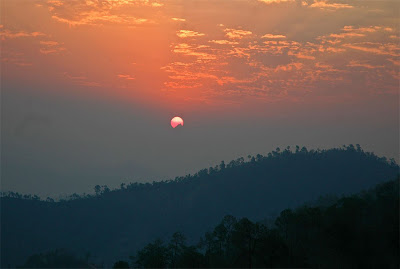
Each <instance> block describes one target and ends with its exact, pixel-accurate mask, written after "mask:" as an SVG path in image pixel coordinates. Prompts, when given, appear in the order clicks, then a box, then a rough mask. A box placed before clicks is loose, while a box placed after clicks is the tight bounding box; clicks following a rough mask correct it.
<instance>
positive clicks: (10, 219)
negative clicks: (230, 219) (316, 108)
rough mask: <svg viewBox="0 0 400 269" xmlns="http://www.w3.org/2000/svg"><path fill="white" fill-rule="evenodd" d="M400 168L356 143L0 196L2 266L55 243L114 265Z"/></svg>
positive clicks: (348, 189)
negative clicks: (87, 192)
mask: <svg viewBox="0 0 400 269" xmlns="http://www.w3.org/2000/svg"><path fill="white" fill-rule="evenodd" d="M397 173H398V166H397V165H396V164H394V163H391V164H389V163H388V162H387V161H386V160H385V159H383V158H378V157H376V156H375V155H374V154H370V153H365V152H363V151H362V150H361V149H360V148H357V149H356V148H354V147H352V146H350V147H347V148H344V149H330V150H324V151H307V150H306V149H304V148H303V149H302V150H300V149H297V150H296V152H291V151H289V150H285V151H283V152H281V151H279V150H277V151H274V152H272V153H270V154H268V156H265V157H264V156H261V155H258V156H257V157H253V158H250V159H249V161H248V162H244V159H243V158H239V159H238V160H235V161H232V162H230V163H229V164H227V165H225V164H224V163H223V162H222V163H221V164H220V165H219V166H217V167H214V168H210V169H203V170H201V171H199V172H198V173H197V174H195V175H193V176H190V175H188V176H186V177H184V178H176V179H175V180H174V181H168V182H155V183H153V184H136V183H135V184H131V185H128V186H127V187H124V188H122V189H119V190H113V191H109V190H107V189H103V191H102V193H101V194H99V195H97V196H92V197H84V198H79V199H75V200H70V201H61V202H45V201H40V200H32V199H21V198H13V197H2V198H1V235H2V236H1V246H2V247H1V258H2V261H1V266H2V267H7V266H8V265H15V264H21V262H23V261H24V260H25V259H26V257H27V256H29V255H31V254H32V253H39V252H42V251H46V250H51V249H55V248H61V247H62V248H69V249H74V250H77V251H81V252H84V251H90V252H91V254H92V257H93V255H94V256H95V257H94V259H95V260H96V259H97V260H99V261H104V262H105V263H106V264H109V263H111V262H113V261H115V260H118V259H120V258H121V259H123V258H126V257H127V256H129V255H132V254H133V253H134V252H135V250H137V249H138V248H140V247H143V246H144V245H145V244H146V243H148V242H149V241H151V240H153V239H155V238H156V237H161V238H164V237H167V236H170V235H171V233H173V232H175V231H181V232H183V233H185V234H186V235H187V237H188V238H189V239H190V238H192V239H194V240H196V239H197V238H198V237H199V236H200V235H202V234H203V233H204V232H205V231H207V230H210V229H211V228H212V227H213V226H214V225H215V224H217V223H218V222H219V220H220V219H221V218H222V217H223V216H224V215H227V214H231V215H233V216H236V217H248V218H249V219H251V220H260V219H265V218H266V217H269V216H270V217H274V216H276V215H277V214H279V212H280V211H281V210H283V209H285V208H288V207H294V206H297V205H300V204H302V203H304V202H306V201H310V200H314V199H316V198H318V196H320V195H326V194H336V195H342V194H351V193H355V192H358V191H360V190H362V189H366V188H369V187H372V186H374V185H375V184H377V183H380V182H384V181H387V180H391V179H394V178H395V177H396V175H397Z"/></svg>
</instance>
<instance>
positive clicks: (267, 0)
mask: <svg viewBox="0 0 400 269" xmlns="http://www.w3.org/2000/svg"><path fill="white" fill-rule="evenodd" d="M258 1H259V2H262V3H265V4H268V5H269V4H279V3H286V2H295V1H296V0H258Z"/></svg>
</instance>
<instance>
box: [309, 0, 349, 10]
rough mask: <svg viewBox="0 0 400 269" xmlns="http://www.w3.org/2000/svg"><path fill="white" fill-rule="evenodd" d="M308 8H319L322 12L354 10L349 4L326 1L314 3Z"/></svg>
mask: <svg viewBox="0 0 400 269" xmlns="http://www.w3.org/2000/svg"><path fill="white" fill-rule="evenodd" d="M308 7H310V8H320V9H324V10H338V9H349V8H354V7H353V6H351V5H349V4H341V3H328V1H325V0H322V1H315V2H314V3H312V4H311V5H309V6H308Z"/></svg>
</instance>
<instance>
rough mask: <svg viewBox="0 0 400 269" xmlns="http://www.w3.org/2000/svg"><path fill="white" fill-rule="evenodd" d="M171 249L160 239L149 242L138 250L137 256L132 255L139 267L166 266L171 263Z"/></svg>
mask: <svg viewBox="0 0 400 269" xmlns="http://www.w3.org/2000/svg"><path fill="white" fill-rule="evenodd" d="M169 256H170V254H169V251H168V248H167V247H165V246H164V243H163V241H162V240H160V239H156V240H155V241H154V242H153V243H150V244H148V245H147V246H145V247H144V248H143V249H142V250H139V251H138V252H137V255H136V257H132V256H131V257H130V258H131V260H133V263H134V265H135V266H137V267H139V268H165V267H167V265H168V264H169Z"/></svg>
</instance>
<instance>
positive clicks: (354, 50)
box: [0, 0, 400, 111]
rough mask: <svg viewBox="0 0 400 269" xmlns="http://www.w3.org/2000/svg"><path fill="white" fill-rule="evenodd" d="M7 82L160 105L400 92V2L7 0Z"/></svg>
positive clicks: (228, 103) (1, 32) (3, 29)
mask: <svg viewBox="0 0 400 269" xmlns="http://www.w3.org/2000/svg"><path fill="white" fill-rule="evenodd" d="M1 3H2V22H1V29H0V35H1V39H2V48H1V50H2V66H3V69H4V71H3V79H5V80H8V79H10V80H11V79H16V80H20V79H24V80H25V81H29V82H31V83H32V84H35V85H40V84H41V83H43V81H46V83H51V84H54V85H70V86H71V87H72V88H73V86H76V85H79V86H82V87H79V91H78V93H79V94H89V95H96V96H106V97H107V98H121V99H122V100H125V101H129V100H130V99H131V100H132V101H133V100H140V101H141V102H145V103H146V104H148V105H150V106H151V105H154V106H160V105H163V106H167V107H168V106H171V107H179V109H180V110H182V111H185V110H190V107H191V106H196V105H200V106H205V107H207V106H218V107H224V108H228V107H234V106H238V105H239V106H246V105H251V104H254V102H256V103H258V104H262V103H271V102H276V101H279V102H284V103H285V104H286V105H288V106H290V104H291V103H294V102H296V103H298V102H301V103H303V102H305V103H313V102H342V101H343V100H356V99H358V98H361V99H364V98H369V97H372V96H381V95H387V96H390V95H395V94H397V90H398V85H399V84H398V82H399V65H400V59H399V55H400V47H399V40H400V39H399V29H398V15H399V14H398V10H399V4H398V2H395V1H393V2H389V1H368V2H365V1H319V0H316V1H314V0H312V1H295V0H286V1H281V0H258V1H257V0H247V1H246V0H236V1H223V0H217V1H207V0H201V1H192V0H186V1H183V0H181V1H178V0H168V1H162V0H160V1H150V0H87V1H86V0H68V1H62V0H37V1H33V0H16V1H10V0H2V1H1Z"/></svg>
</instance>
